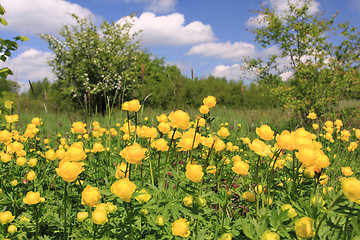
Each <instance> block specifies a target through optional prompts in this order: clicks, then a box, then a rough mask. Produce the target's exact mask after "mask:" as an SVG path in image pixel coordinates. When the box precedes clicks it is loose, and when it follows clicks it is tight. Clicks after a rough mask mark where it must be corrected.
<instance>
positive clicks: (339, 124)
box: [334, 119, 344, 128]
mask: <svg viewBox="0 0 360 240" xmlns="http://www.w3.org/2000/svg"><path fill="white" fill-rule="evenodd" d="M334 124H335V126H336V127H337V128H341V127H342V126H344V124H343V122H342V121H341V120H340V119H336V120H335V122H334Z"/></svg>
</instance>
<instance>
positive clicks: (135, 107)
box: [122, 99, 141, 112]
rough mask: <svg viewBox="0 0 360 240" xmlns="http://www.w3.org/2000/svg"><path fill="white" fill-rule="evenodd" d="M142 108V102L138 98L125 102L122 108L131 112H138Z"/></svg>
mask: <svg viewBox="0 0 360 240" xmlns="http://www.w3.org/2000/svg"><path fill="white" fill-rule="evenodd" d="M140 108H141V105H140V102H139V100H137V99H134V100H131V101H128V102H124V103H123V104H122V110H125V111H129V112H137V111H139V110H140Z"/></svg>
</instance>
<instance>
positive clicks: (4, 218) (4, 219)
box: [0, 211, 15, 224]
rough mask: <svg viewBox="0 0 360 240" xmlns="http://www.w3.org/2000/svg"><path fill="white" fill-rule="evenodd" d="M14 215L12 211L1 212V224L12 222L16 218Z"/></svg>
mask: <svg viewBox="0 0 360 240" xmlns="http://www.w3.org/2000/svg"><path fill="white" fill-rule="evenodd" d="M14 218H15V217H14V216H13V215H12V213H11V212H9V211H5V212H1V213H0V223H1V224H8V223H11V222H12V221H13V220H14Z"/></svg>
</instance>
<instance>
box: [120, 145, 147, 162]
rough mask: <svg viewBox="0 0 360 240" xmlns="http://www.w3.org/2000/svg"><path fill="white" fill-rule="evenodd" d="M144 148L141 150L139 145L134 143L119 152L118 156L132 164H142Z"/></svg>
mask: <svg viewBox="0 0 360 240" xmlns="http://www.w3.org/2000/svg"><path fill="white" fill-rule="evenodd" d="M146 151H147V150H146V148H142V147H141V146H140V145H139V144H137V143H134V144H133V145H131V146H127V147H126V148H124V149H123V150H121V152H120V156H121V157H122V158H125V160H126V161H127V162H129V163H132V164H142V160H143V159H144V158H145V157H146V156H145V153H146Z"/></svg>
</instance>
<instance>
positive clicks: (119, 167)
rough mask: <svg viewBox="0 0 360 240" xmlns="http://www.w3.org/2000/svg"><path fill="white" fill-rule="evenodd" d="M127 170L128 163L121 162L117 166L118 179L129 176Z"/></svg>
mask: <svg viewBox="0 0 360 240" xmlns="http://www.w3.org/2000/svg"><path fill="white" fill-rule="evenodd" d="M125 172H126V163H124V162H122V163H121V164H118V165H117V167H116V175H115V177H116V178H117V179H119V178H126V177H128V175H129V173H127V174H126V175H127V176H126V175H125Z"/></svg>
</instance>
